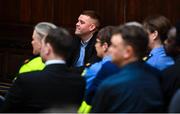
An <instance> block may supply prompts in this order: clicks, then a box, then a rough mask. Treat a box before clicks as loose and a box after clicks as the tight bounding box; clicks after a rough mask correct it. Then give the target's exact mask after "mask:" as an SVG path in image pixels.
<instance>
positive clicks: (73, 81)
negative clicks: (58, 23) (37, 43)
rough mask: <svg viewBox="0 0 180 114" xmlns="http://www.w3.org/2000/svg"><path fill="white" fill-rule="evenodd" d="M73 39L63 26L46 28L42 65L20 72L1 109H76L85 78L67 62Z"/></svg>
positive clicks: (34, 110)
mask: <svg viewBox="0 0 180 114" xmlns="http://www.w3.org/2000/svg"><path fill="white" fill-rule="evenodd" d="M72 41H73V39H72V37H71V35H70V34H69V33H68V32H67V31H66V30H65V29H63V28H57V29H52V30H50V31H49V34H48V35H46V36H45V37H44V38H43V40H42V47H41V51H40V55H41V57H42V60H43V61H44V62H45V68H44V69H43V70H42V71H34V72H29V73H22V74H20V76H19V77H18V78H17V79H16V80H15V82H14V84H13V86H12V88H11V89H10V90H9V92H8V94H7V96H6V100H5V104H4V106H3V108H2V112H26V113H27V112H49V111H50V110H52V109H56V110H54V112H76V111H77V108H78V107H79V105H80V103H81V102H82V99H83V95H84V89H85V80H84V79H83V78H82V77H81V76H80V75H78V74H75V73H72V72H70V71H69V70H68V68H67V66H66V61H65V60H66V58H67V56H68V55H69V53H71V50H72V43H73V42H72ZM72 95H73V96H72Z"/></svg>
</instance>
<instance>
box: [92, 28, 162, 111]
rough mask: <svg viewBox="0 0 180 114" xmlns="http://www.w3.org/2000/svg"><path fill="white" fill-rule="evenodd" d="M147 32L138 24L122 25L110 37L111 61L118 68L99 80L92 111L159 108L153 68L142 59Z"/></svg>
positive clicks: (145, 47) (155, 70)
mask: <svg viewBox="0 0 180 114" xmlns="http://www.w3.org/2000/svg"><path fill="white" fill-rule="evenodd" d="M147 46H148V34H147V33H146V32H145V31H144V30H143V29H142V28H141V27H138V26H134V25H132V26H129V25H128V26H127V25H123V26H120V27H118V28H117V30H116V31H115V32H114V33H113V36H112V39H111V46H110V48H112V49H111V53H112V54H111V55H112V61H113V62H114V63H116V64H117V65H118V66H119V67H120V72H119V73H117V74H115V75H113V76H110V77H109V78H107V79H106V80H105V81H104V82H102V84H100V86H99V88H98V90H97V92H96V95H95V97H94V99H93V102H92V112H95V113H97V112H111V113H112V112H116V113H127V112H138V113H140V112H159V111H161V110H162V108H163V95H162V91H161V86H160V83H159V81H160V80H159V76H160V73H159V71H158V70H157V69H155V68H153V67H151V66H150V65H148V64H146V63H144V62H143V61H142V58H143V57H144V56H145V54H146V51H147Z"/></svg>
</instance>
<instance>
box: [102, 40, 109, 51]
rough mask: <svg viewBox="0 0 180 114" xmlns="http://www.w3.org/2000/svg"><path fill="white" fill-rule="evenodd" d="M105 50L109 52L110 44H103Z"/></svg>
mask: <svg viewBox="0 0 180 114" xmlns="http://www.w3.org/2000/svg"><path fill="white" fill-rule="evenodd" d="M102 46H103V49H104V51H105V52H106V51H107V50H108V47H109V46H108V44H107V43H106V42H105V43H103V45H102Z"/></svg>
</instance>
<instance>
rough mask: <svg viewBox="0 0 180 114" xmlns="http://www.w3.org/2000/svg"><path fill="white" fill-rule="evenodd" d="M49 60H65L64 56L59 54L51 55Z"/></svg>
mask: <svg viewBox="0 0 180 114" xmlns="http://www.w3.org/2000/svg"><path fill="white" fill-rule="evenodd" d="M49 60H62V61H65V59H64V57H61V56H58V55H51V56H49V57H48V58H47V61H49Z"/></svg>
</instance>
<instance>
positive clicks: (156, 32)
mask: <svg viewBox="0 0 180 114" xmlns="http://www.w3.org/2000/svg"><path fill="white" fill-rule="evenodd" d="M158 35H159V33H158V31H157V30H156V31H154V32H153V33H152V36H153V40H155V39H157V37H158Z"/></svg>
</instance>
